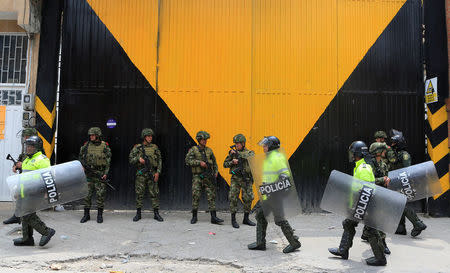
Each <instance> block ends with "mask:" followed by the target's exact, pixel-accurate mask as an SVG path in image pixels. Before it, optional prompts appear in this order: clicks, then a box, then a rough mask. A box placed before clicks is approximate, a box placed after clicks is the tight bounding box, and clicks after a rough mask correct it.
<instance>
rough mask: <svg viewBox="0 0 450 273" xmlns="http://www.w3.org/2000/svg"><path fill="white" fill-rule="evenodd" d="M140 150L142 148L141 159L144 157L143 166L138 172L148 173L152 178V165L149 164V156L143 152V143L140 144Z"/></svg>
mask: <svg viewBox="0 0 450 273" xmlns="http://www.w3.org/2000/svg"><path fill="white" fill-rule="evenodd" d="M140 148H141V150H142V159H144V161H145V163H144V165H145V168H144V169H142V170H141V171H140V172H141V173H143V174H144V173H148V174H149V175H150V178H151V179H153V175H154V174H153V172H152V166H151V165H150V158H148V155H147V154H146V153H145V149H144V145H143V144H142V145H141V147H140Z"/></svg>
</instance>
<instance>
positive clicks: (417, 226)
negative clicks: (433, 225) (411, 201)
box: [403, 206, 427, 237]
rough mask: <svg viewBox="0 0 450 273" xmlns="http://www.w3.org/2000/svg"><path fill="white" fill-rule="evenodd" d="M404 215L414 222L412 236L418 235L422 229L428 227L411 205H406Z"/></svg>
mask: <svg viewBox="0 0 450 273" xmlns="http://www.w3.org/2000/svg"><path fill="white" fill-rule="evenodd" d="M403 214H404V216H406V218H408V220H409V221H410V222H411V223H412V224H413V229H412V230H411V236H413V237H416V236H417V235H419V234H420V233H421V232H422V230H424V229H426V228H427V226H426V225H425V224H424V223H423V222H422V221H421V220H420V219H419V216H417V213H416V212H415V211H414V210H413V209H412V208H410V207H408V206H407V207H405V211H404V213H403Z"/></svg>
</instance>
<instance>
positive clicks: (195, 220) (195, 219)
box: [191, 209, 197, 224]
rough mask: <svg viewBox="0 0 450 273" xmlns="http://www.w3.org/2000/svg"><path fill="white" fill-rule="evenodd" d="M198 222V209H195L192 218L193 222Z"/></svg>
mask: <svg viewBox="0 0 450 273" xmlns="http://www.w3.org/2000/svg"><path fill="white" fill-rule="evenodd" d="M195 223H197V210H196V209H193V210H192V219H191V224H195Z"/></svg>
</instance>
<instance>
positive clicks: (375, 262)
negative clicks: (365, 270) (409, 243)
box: [366, 257, 387, 266]
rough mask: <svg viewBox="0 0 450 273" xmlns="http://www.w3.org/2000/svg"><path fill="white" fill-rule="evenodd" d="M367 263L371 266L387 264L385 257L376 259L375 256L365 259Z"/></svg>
mask: <svg viewBox="0 0 450 273" xmlns="http://www.w3.org/2000/svg"><path fill="white" fill-rule="evenodd" d="M366 263H367V265H371V266H385V265H386V264H387V261H386V257H383V258H382V259H377V258H375V257H370V258H367V259H366Z"/></svg>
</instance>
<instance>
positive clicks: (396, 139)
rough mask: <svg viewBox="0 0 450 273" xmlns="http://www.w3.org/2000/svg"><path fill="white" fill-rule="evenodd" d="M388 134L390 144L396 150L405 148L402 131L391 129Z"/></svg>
mask: <svg viewBox="0 0 450 273" xmlns="http://www.w3.org/2000/svg"><path fill="white" fill-rule="evenodd" d="M389 134H390V135H391V145H392V147H393V148H394V149H396V150H402V149H406V139H405V138H404V137H403V133H402V132H400V131H398V130H395V129H391V131H390V132H389Z"/></svg>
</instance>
